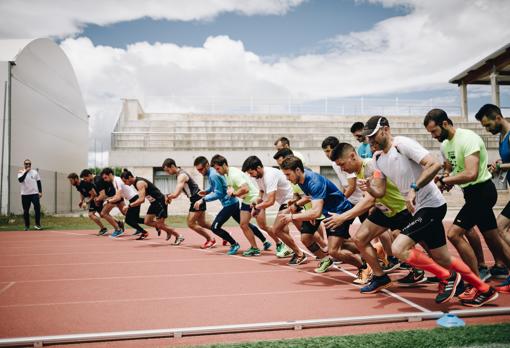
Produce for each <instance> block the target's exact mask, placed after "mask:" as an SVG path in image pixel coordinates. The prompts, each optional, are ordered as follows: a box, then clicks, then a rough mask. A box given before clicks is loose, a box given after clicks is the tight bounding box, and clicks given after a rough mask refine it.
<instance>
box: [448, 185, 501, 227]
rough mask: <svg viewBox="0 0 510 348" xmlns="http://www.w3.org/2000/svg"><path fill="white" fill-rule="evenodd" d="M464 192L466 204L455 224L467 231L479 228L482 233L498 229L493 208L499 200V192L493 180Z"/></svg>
mask: <svg viewBox="0 0 510 348" xmlns="http://www.w3.org/2000/svg"><path fill="white" fill-rule="evenodd" d="M463 191H464V200H465V201H466V203H465V204H464V206H463V207H462V209H461V210H460V211H459V213H458V214H457V216H456V217H455V220H454V221H453V223H454V224H455V225H457V226H459V227H462V228H463V229H465V230H469V229H471V228H472V227H473V226H478V229H480V232H482V233H483V232H485V231H489V230H493V229H495V228H497V227H498V223H497V222H496V216H495V215H494V211H493V210H492V207H494V205H495V204H496V201H497V199H498V191H496V186H494V183H493V182H492V180H487V181H485V182H482V183H480V184H476V185H472V186H468V187H466V188H464V189H463Z"/></svg>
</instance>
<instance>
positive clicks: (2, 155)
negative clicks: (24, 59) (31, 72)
mask: <svg viewBox="0 0 510 348" xmlns="http://www.w3.org/2000/svg"><path fill="white" fill-rule="evenodd" d="M9 65H10V63H9V62H0V214H6V213H7V204H8V201H9V181H8V173H9V162H8V155H9V148H8V146H9V141H8V137H7V133H8V124H7V118H8V114H9V110H8V106H9V103H8V94H7V92H8V91H7V90H8V86H7V83H8V80H9Z"/></svg>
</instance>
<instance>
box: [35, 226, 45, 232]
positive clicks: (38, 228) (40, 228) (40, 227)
mask: <svg viewBox="0 0 510 348" xmlns="http://www.w3.org/2000/svg"><path fill="white" fill-rule="evenodd" d="M34 228H35V229H36V230H38V231H40V230H42V229H43V228H42V226H41V225H34Z"/></svg>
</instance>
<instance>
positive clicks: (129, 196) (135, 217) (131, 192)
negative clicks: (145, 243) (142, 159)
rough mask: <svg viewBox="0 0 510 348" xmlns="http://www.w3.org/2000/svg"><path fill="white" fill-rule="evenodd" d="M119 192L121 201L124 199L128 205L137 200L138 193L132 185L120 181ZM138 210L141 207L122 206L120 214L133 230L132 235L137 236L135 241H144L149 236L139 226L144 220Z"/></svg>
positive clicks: (125, 170)
mask: <svg viewBox="0 0 510 348" xmlns="http://www.w3.org/2000/svg"><path fill="white" fill-rule="evenodd" d="M122 172H123V173H124V172H128V170H127V169H124V170H123V171H122ZM121 180H122V174H121ZM120 191H121V195H122V198H123V199H126V200H127V201H128V202H129V203H134V202H136V201H137V200H138V198H139V196H138V192H137V190H136V189H135V188H134V186H133V185H128V184H126V183H125V182H124V180H122V184H121V185H120ZM140 208H141V206H140V205H138V206H135V207H129V206H127V205H124V207H123V208H122V213H123V214H124V215H125V216H126V223H127V224H128V225H129V226H131V227H133V228H134V229H135V233H133V236H136V235H139V237H138V238H137V240H142V239H145V238H147V237H148V236H149V232H147V231H146V230H144V228H143V227H142V226H140V224H143V223H145V219H143V218H141V217H140Z"/></svg>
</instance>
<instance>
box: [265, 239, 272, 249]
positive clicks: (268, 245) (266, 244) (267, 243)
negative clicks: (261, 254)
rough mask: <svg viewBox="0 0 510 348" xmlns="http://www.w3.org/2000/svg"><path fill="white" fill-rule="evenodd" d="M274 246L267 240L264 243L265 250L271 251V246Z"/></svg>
mask: <svg viewBox="0 0 510 348" xmlns="http://www.w3.org/2000/svg"><path fill="white" fill-rule="evenodd" d="M272 245H273V244H271V242H269V241H267V240H266V241H265V242H264V250H269V248H271V246H272Z"/></svg>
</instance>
